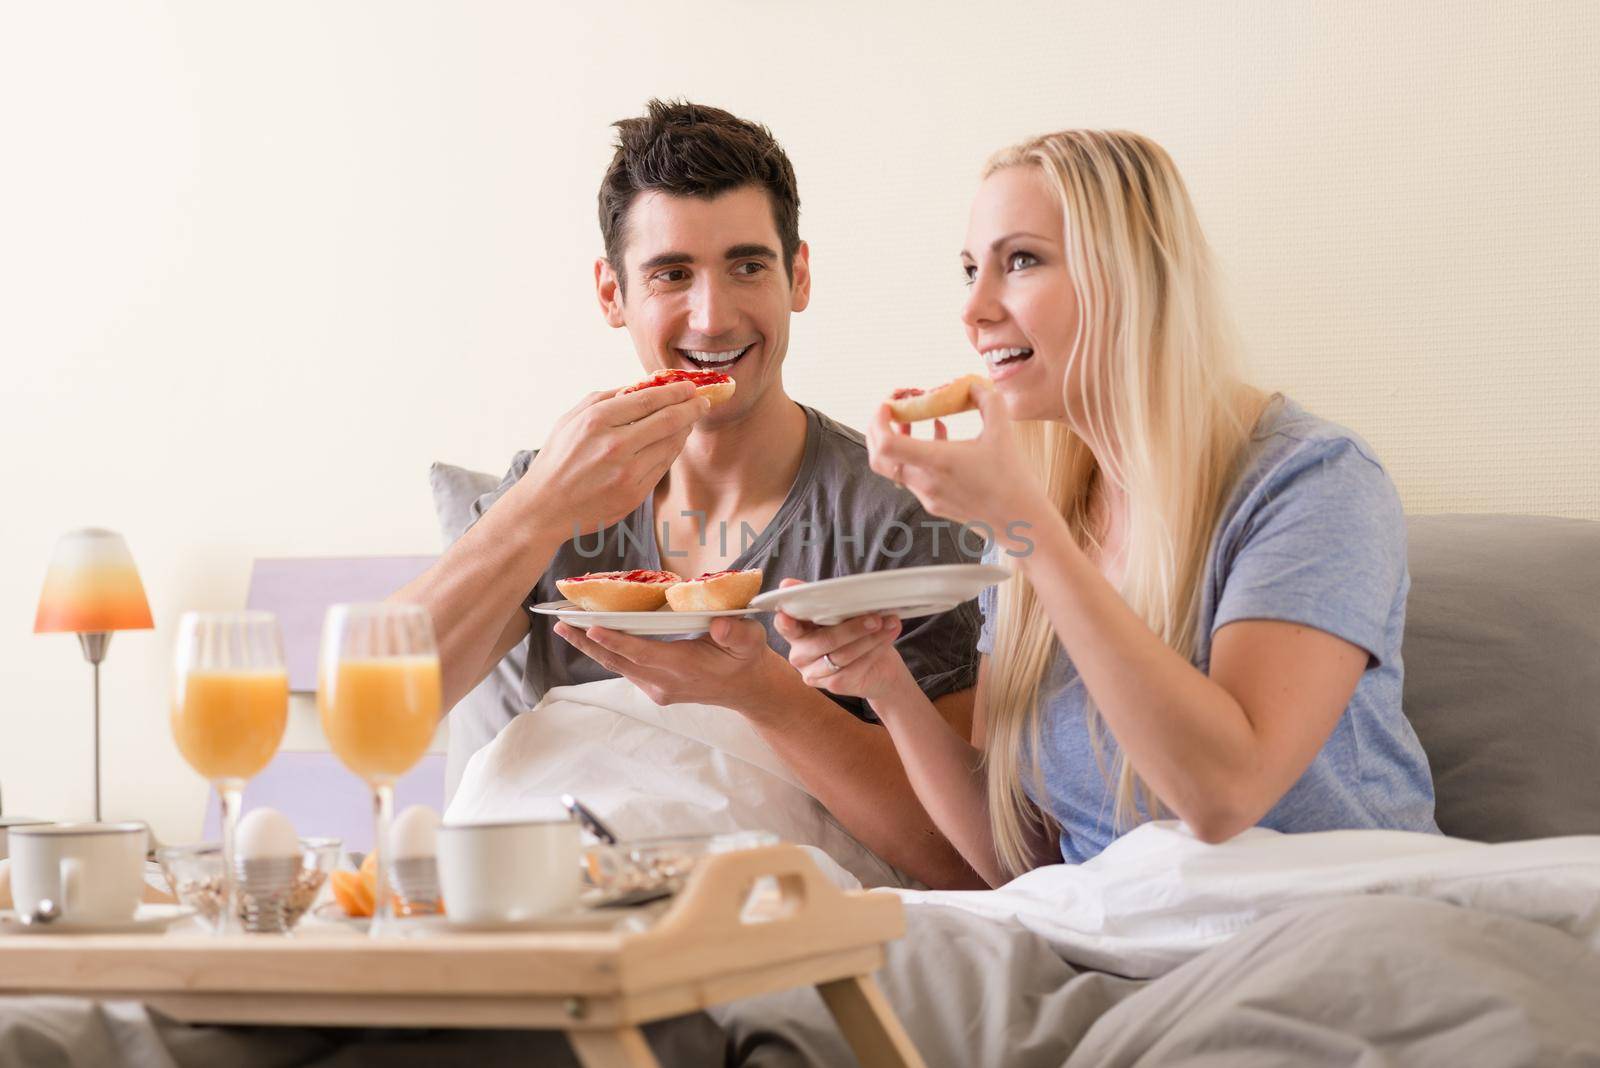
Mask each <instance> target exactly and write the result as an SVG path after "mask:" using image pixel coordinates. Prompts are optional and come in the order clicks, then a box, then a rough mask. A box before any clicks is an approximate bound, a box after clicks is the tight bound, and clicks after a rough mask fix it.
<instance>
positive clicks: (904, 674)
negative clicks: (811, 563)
mask: <svg viewBox="0 0 1600 1068" xmlns="http://www.w3.org/2000/svg"><path fill="white" fill-rule="evenodd" d="M798 585H800V582H799V581H798V580H797V579H784V580H783V582H782V583H781V584H780V588H781V587H787V586H798ZM773 626H774V628H775V629H776V630H777V632H778V633H779V634H781V635H783V637H784V638H785V639H786V640H787V641H788V642H789V663H790V664H792V665H794V667H795V670H797V671H799V672H800V677H801V678H802V679H804V680H805V682H806V685H808V686H813V687H815V688H817V689H819V690H827V691H828V692H829V693H836V694H838V695H839V696H841V697H859V698H862V699H863V700H866V701H877V700H882V699H883V698H884V697H887V696H889V695H890V694H892V693H894V692H895V690H896V689H898V688H902V687H904V685H905V683H906V682H908V681H910V682H911V683H912V685H913V686H914V685H915V680H913V679H912V678H911V671H910V669H908V668H907V667H906V662H905V661H904V660H902V659H901V658H900V650H898V649H896V648H895V645H894V643H895V639H897V638H899V637H900V620H899V619H898V618H897V617H895V616H881V615H868V616H856V617H855V618H853V619H847V620H845V621H844V622H842V623H836V624H834V625H833V626H831V627H820V626H816V625H814V624H811V623H807V622H805V621H803V620H799V619H796V618H794V617H793V616H791V615H787V614H785V613H783V612H779V613H778V614H777V616H776V618H775V619H774V620H773Z"/></svg>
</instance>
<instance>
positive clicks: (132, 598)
mask: <svg viewBox="0 0 1600 1068" xmlns="http://www.w3.org/2000/svg"><path fill="white" fill-rule="evenodd" d="M153 626H155V624H154V622H153V621H152V620H151V618H150V603H149V602H148V601H146V600H145V596H144V584H143V583H142V582H140V581H139V570H138V568H136V567H134V566H133V554H132V553H130V552H129V551H128V543H127V542H125V541H123V540H122V535H121V534H118V533H116V532H114V531H110V530H99V529H95V528H92V527H91V528H86V529H84V530H74V531H70V532H68V533H66V534H63V535H62V536H61V540H60V541H58V542H57V543H56V552H55V556H54V557H52V558H51V560H50V570H49V571H48V572H47V573H46V574H45V577H44V592H43V593H41V594H40V595H39V613H38V615H36V616H35V617H34V620H33V632H34V633H35V634H47V633H53V632H57V631H74V632H76V633H79V634H86V633H93V632H97V631H112V630H149V629H150V628H151V627H153Z"/></svg>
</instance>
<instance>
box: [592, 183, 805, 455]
mask: <svg viewBox="0 0 1600 1068" xmlns="http://www.w3.org/2000/svg"><path fill="white" fill-rule="evenodd" d="M627 225H628V230H627V238H626V244H625V247H624V249H623V269H624V271H625V273H626V278H627V285H626V287H622V286H619V285H618V284H617V281H618V279H617V278H616V276H615V275H614V274H613V273H612V270H611V267H610V265H609V264H608V263H607V262H606V261H605V260H604V259H601V260H599V261H598V262H596V264H595V283H596V288H597V290H598V293H599V297H600V304H601V307H602V308H603V309H604V311H605V314H606V320H607V321H608V322H610V323H611V325H612V326H622V327H626V328H627V330H628V336H629V337H631V338H632V339H633V347H634V350H635V351H636V352H638V354H639V362H640V363H642V364H643V365H644V368H645V370H646V371H657V370H663V369H668V368H682V369H685V370H704V371H721V372H723V373H725V374H728V375H731V376H732V377H733V378H734V380H735V381H736V382H737V383H738V389H737V390H736V391H735V393H734V396H733V399H732V400H731V401H729V402H727V403H726V404H720V405H718V406H717V407H716V408H713V409H712V410H711V413H710V414H709V415H707V416H706V418H705V420H704V422H705V423H708V424H711V425H716V424H718V423H729V422H734V421H737V420H738V419H740V418H742V417H743V416H745V415H747V414H749V413H750V412H751V411H752V410H754V409H755V408H756V406H757V405H758V404H759V403H760V402H761V401H762V400H763V398H765V397H766V396H767V394H768V392H769V390H771V389H772V387H773V386H775V385H779V384H781V382H782V367H783V357H784V354H785V353H786V352H787V351H788V347H789V316H790V314H791V313H792V312H797V311H803V310H804V309H805V306H806V304H807V302H808V301H809V300H810V298H811V275H810V267H809V252H808V250H807V249H806V246H805V245H803V244H802V245H801V246H800V249H799V251H798V252H797V253H796V254H795V260H794V277H793V279H792V280H791V279H790V278H789V276H788V274H787V273H786V272H785V271H784V269H783V250H782V245H781V243H780V242H779V240H778V229H777V226H776V225H775V224H774V223H773V221H772V207H771V202H770V201H769V200H768V198H767V193H766V190H764V189H762V188H760V187H759V186H744V187H742V188H739V189H733V190H729V191H728V192H726V193H722V194H721V195H719V196H716V197H712V198H709V199H706V198H702V197H679V196H671V195H669V194H665V193H659V192H647V193H642V194H640V195H639V196H638V197H637V198H635V199H634V201H633V204H632V205H631V207H630V208H629V211H628V224H627Z"/></svg>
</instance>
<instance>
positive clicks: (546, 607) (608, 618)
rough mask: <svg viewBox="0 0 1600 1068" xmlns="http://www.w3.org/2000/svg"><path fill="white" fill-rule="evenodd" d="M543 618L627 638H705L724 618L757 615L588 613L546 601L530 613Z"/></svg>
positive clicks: (739, 611)
mask: <svg viewBox="0 0 1600 1068" xmlns="http://www.w3.org/2000/svg"><path fill="white" fill-rule="evenodd" d="M528 611H530V612H537V613H538V614H539V615H541V616H555V617H556V618H557V619H559V620H561V621H562V622H563V623H567V624H570V625H571V626H574V627H578V628H579V629H581V630H588V629H589V628H590V627H605V628H606V629H607V630H619V631H621V632H622V633H624V634H658V635H659V634H689V635H694V634H704V633H705V632H706V631H708V630H710V629H711V621H712V620H713V619H717V618H719V617H722V616H751V615H755V609H754V608H732V609H729V610H728V611H725V612H674V611H672V609H670V608H663V609H660V610H659V611H655V612H585V611H584V610H583V609H581V608H579V607H578V606H577V605H575V604H573V603H572V602H571V601H545V602H544V603H543V604H536V605H534V606H533V607H532V608H530V609H528Z"/></svg>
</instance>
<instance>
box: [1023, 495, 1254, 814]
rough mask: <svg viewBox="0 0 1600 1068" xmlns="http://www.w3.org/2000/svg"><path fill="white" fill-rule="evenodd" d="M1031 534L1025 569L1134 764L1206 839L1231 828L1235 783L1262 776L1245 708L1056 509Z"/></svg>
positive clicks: (1141, 775)
mask: <svg viewBox="0 0 1600 1068" xmlns="http://www.w3.org/2000/svg"><path fill="white" fill-rule="evenodd" d="M1030 537H1031V538H1032V540H1033V542H1034V545H1033V549H1032V551H1031V552H1030V553H1028V554H1027V555H1026V556H1023V557H1021V558H1020V563H1021V568H1022V571H1023V573H1024V574H1025V575H1026V576H1027V579H1028V581H1029V582H1030V583H1031V584H1032V586H1033V588H1034V590H1035V592H1036V593H1037V594H1038V596H1039V598H1040V600H1041V602H1042V603H1043V605H1044V607H1045V611H1046V614H1047V615H1048V616H1049V618H1050V622H1051V623H1052V625H1053V626H1054V627H1055V631H1056V634H1057V636H1058V637H1059V639H1060V641H1061V644H1062V646H1063V647H1064V648H1065V649H1066V651H1067V654H1068V655H1069V656H1071V658H1072V662H1073V666H1074V667H1076V668H1077V671H1078V673H1079V675H1080V676H1082V678H1083V682H1084V685H1085V687H1086V688H1087V690H1088V692H1089V695H1090V697H1091V698H1092V699H1093V701H1094V704H1095V707H1096V708H1097V709H1098V710H1099V712H1100V714H1101V716H1102V717H1103V718H1104V719H1105V721H1106V725H1107V726H1108V727H1109V728H1110V730H1111V733H1112V734H1113V735H1114V736H1115V737H1116V739H1117V743H1118V745H1119V746H1121V748H1122V750H1123V751H1124V752H1125V753H1126V754H1127V757H1128V760H1129V761H1130V762H1131V763H1132V765H1133V767H1134V769H1135V770H1136V771H1137V772H1138V773H1139V776H1140V777H1141V778H1142V779H1143V780H1144V781H1145V782H1146V783H1147V784H1148V785H1149V786H1150V787H1151V789H1153V790H1154V791H1155V793H1156V795H1157V796H1158V797H1160V798H1161V800H1162V801H1163V803H1164V804H1165V805H1166V806H1167V807H1168V808H1170V809H1171V810H1172V811H1173V812H1174V813H1175V814H1176V815H1177V816H1178V817H1179V818H1181V819H1183V820H1184V821H1185V822H1187V823H1189V824H1190V825H1191V826H1192V827H1194V828H1195V829H1196V831H1197V832H1199V833H1201V834H1202V835H1206V834H1207V829H1208V828H1211V827H1217V826H1227V825H1229V824H1230V823H1231V822H1232V820H1233V812H1234V811H1235V810H1237V809H1238V808H1239V807H1240V806H1239V804H1237V803H1236V802H1235V801H1234V800H1233V799H1234V798H1235V797H1236V795H1237V794H1238V792H1239V790H1240V788H1241V784H1251V783H1256V782H1259V781H1260V780H1261V776H1260V774H1259V772H1260V767H1259V764H1260V756H1259V747H1258V745H1257V738H1256V735H1255V732H1254V730H1253V729H1252V726H1251V723H1250V720H1249V718H1248V717H1247V716H1246V714H1245V712H1244V709H1243V708H1242V707H1241V706H1240V704H1239V702H1238V701H1236V700H1235V699H1234V698H1233V696H1232V695H1231V694H1229V693H1228V691H1227V690H1225V689H1224V688H1223V687H1222V686H1220V685H1218V684H1217V683H1216V682H1214V681H1213V680H1212V679H1210V678H1209V677H1207V676H1206V675H1205V674H1204V673H1203V672H1201V671H1199V670H1198V669H1197V668H1195V666H1194V665H1193V664H1191V663H1189V662H1188V661H1187V660H1185V659H1184V658H1183V657H1181V656H1180V655H1178V653H1176V652H1175V651H1173V650H1172V649H1171V648H1170V647H1168V646H1167V645H1166V643H1164V642H1163V641H1162V640H1161V639H1160V638H1159V637H1158V636H1157V635H1156V634H1155V633H1154V632H1153V631H1152V630H1151V629H1150V628H1149V626H1147V625H1146V624H1145V622H1144V620H1142V619H1140V618H1139V617H1138V616H1137V615H1136V614H1134V612H1133V610H1132V609H1131V608H1129V607H1128V605H1127V602H1125V601H1124V600H1123V599H1122V596H1121V594H1120V593H1119V592H1118V591H1117V590H1116V589H1115V588H1114V587H1113V586H1112V585H1111V584H1110V583H1109V582H1108V581H1106V579H1105V577H1104V576H1103V575H1101V574H1100V572H1099V570H1098V569H1096V568H1095V566H1094V564H1093V562H1092V561H1090V560H1089V558H1088V556H1087V555H1085V554H1084V552H1083V551H1082V550H1081V549H1080V548H1079V547H1078V546H1077V544H1076V543H1074V542H1073V541H1072V538H1071V535H1070V533H1069V532H1068V530H1067V526H1066V523H1065V521H1064V520H1062V519H1061V517H1060V516H1059V515H1055V514H1053V513H1052V514H1049V515H1042V516H1040V517H1038V518H1037V519H1036V520H1034V521H1033V523H1032V530H1031V531H1030ZM1224 836H1225V835H1224Z"/></svg>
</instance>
